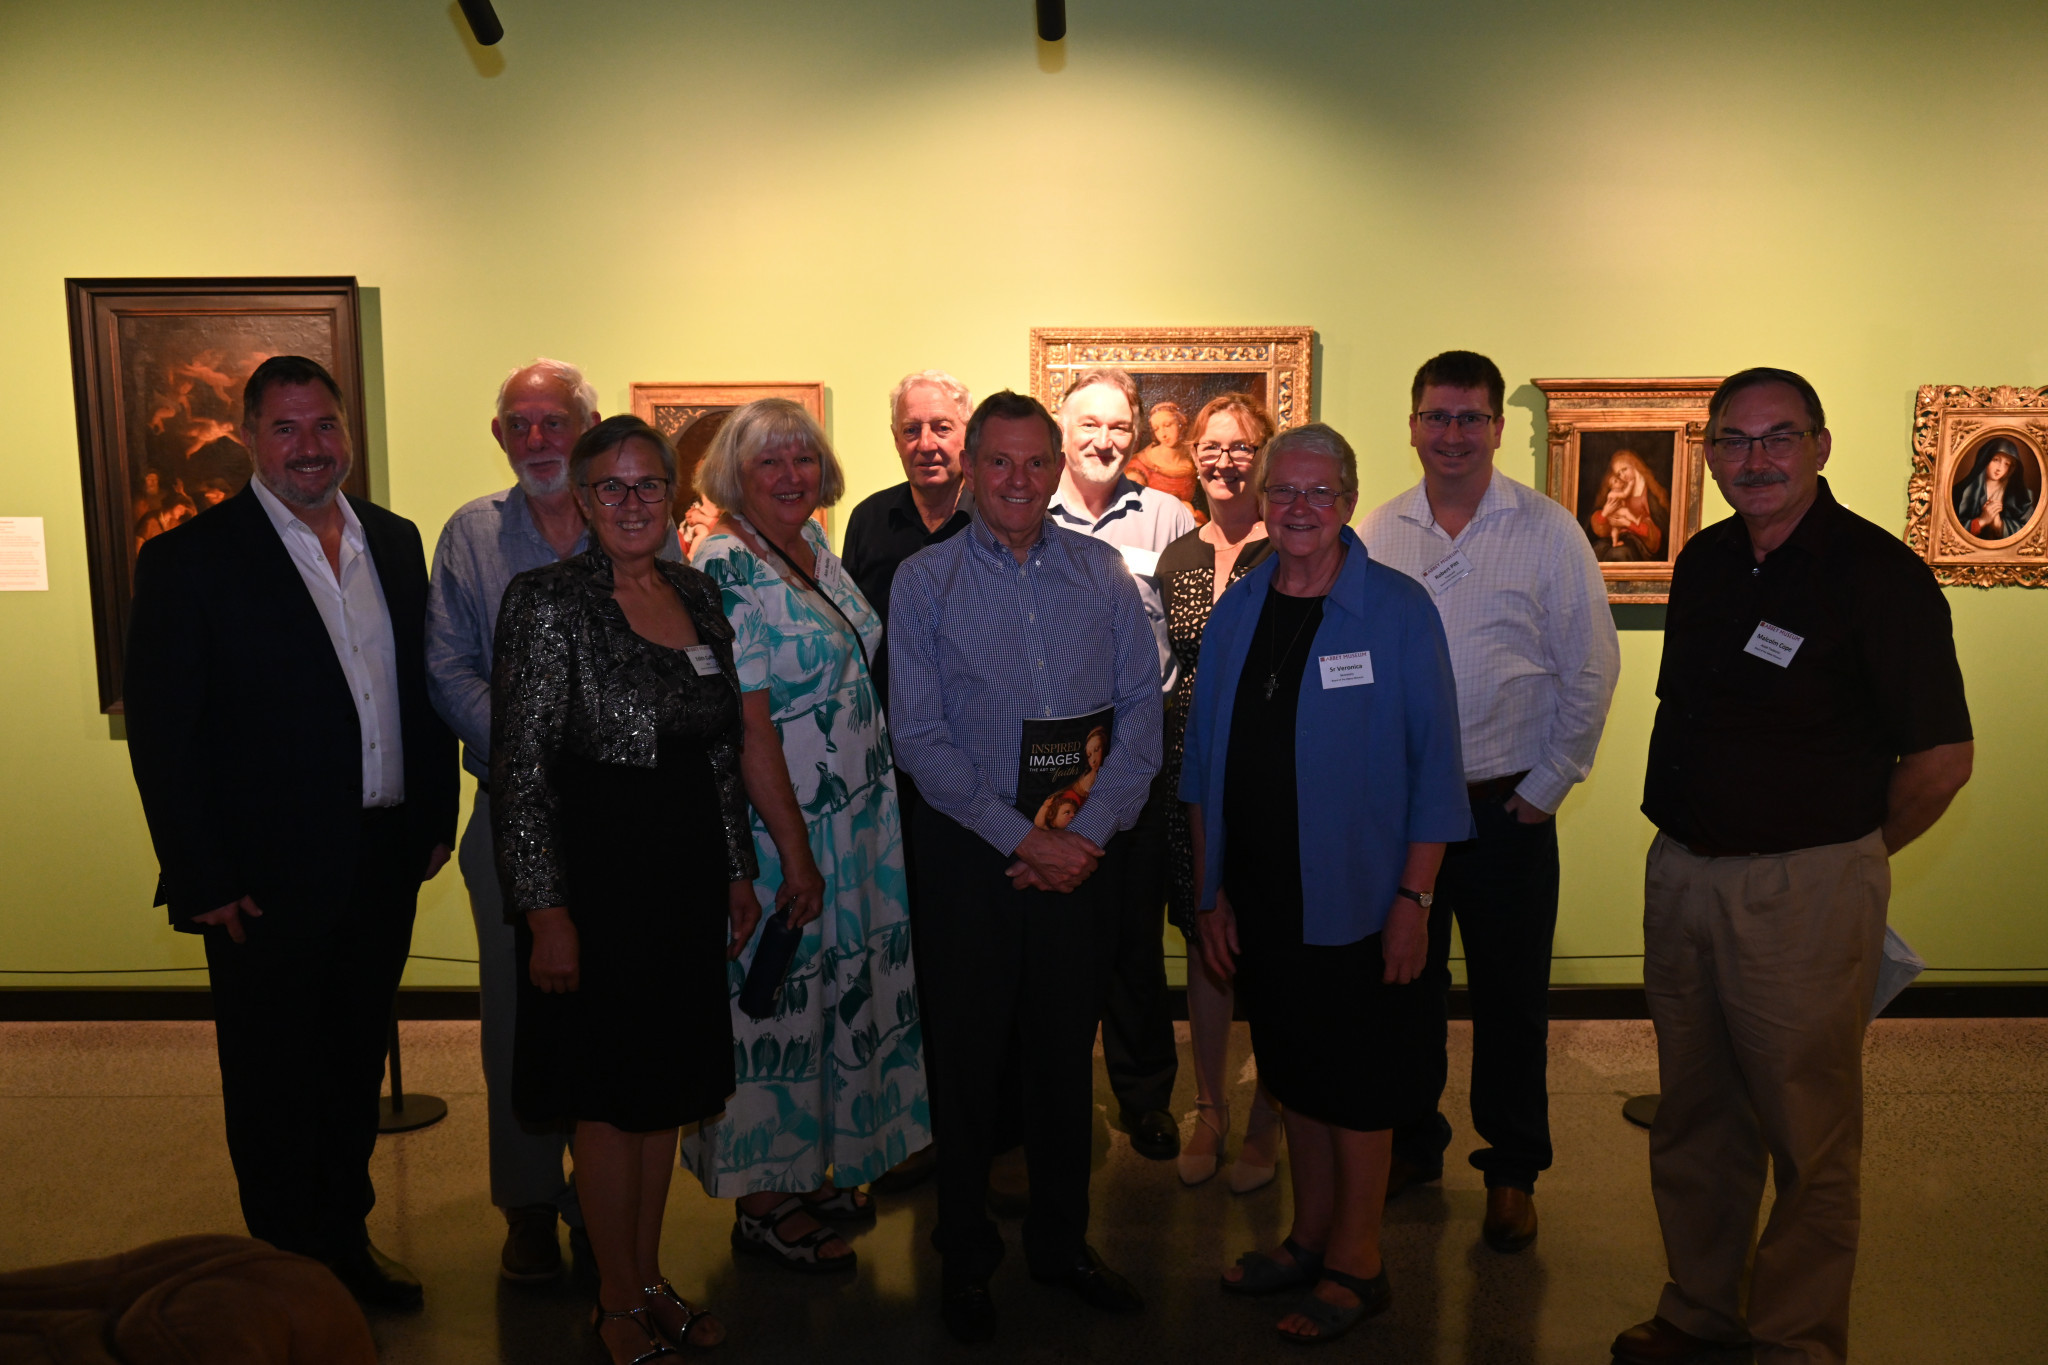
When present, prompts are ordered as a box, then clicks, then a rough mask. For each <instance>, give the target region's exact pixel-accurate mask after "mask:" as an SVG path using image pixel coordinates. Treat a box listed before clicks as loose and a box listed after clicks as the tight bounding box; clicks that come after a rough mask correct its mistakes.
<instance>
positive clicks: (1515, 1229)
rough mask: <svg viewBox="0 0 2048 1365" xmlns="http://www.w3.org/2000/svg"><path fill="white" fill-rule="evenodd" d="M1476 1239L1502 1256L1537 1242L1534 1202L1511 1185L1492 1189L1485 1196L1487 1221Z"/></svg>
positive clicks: (1526, 1193) (1497, 1186)
mask: <svg viewBox="0 0 2048 1365" xmlns="http://www.w3.org/2000/svg"><path fill="white" fill-rule="evenodd" d="M1479 1235H1480V1236H1481V1237H1483V1238H1485V1239H1486V1244H1487V1245H1488V1246H1490V1247H1492V1248H1493V1249H1494V1250H1495V1251H1498V1252H1500V1253H1502V1254H1503V1255H1509V1256H1511V1255H1513V1254H1514V1253H1515V1252H1517V1251H1520V1250H1522V1249H1523V1248H1524V1247H1526V1246H1528V1245H1529V1243H1531V1242H1533V1241H1535V1240H1536V1201H1535V1199H1534V1198H1532V1197H1531V1196H1530V1195H1529V1194H1528V1192H1527V1191H1524V1190H1518V1189H1516V1188H1515V1187H1514V1186H1512V1185H1496V1186H1494V1187H1493V1188H1492V1189H1490V1190H1488V1191H1487V1192H1486V1221H1485V1222H1483V1223H1481V1224H1480V1225H1479Z"/></svg>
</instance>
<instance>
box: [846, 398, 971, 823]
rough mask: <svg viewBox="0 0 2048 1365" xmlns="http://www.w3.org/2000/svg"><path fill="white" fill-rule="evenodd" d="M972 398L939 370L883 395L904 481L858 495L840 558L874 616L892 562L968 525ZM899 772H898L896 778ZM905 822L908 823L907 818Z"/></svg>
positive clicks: (880, 666) (885, 687)
mask: <svg viewBox="0 0 2048 1365" xmlns="http://www.w3.org/2000/svg"><path fill="white" fill-rule="evenodd" d="M973 413H974V399H973V397H972V396H971V395H970V394H969V393H968V392H967V386H966V385H965V384H962V383H961V382H960V381H959V380H957V379H955V378H954V377H953V376H952V375H950V374H947V373H946V372H945V371H944V370H919V371H917V373H915V374H907V375H905V376H903V378H902V379H901V380H899V381H898V382H897V384H896V388H895V389H894V391H892V392H891V393H890V394H889V435H890V437H891V439H893V440H894V441H895V442H896V454H897V457H898V458H899V459H901V460H902V461H903V473H904V482H902V483H899V484H897V485H896V486H895V487H894V488H885V489H883V490H882V491H881V492H879V493H875V494H873V495H871V496H869V497H867V498H864V499H862V500H861V503H860V506H858V507H856V508H854V509H853V515H852V516H850V517H848V518H847V519H846V538H845V540H844V542H843V544H844V554H843V555H842V556H841V562H843V563H844V564H845V565H846V571H847V572H848V573H850V574H852V575H853V581H854V582H855V583H856V584H857V585H859V587H860V592H861V596H863V597H865V598H867V599H868V605H869V606H871V607H873V608H874V609H875V615H877V616H879V617H881V618H882V619H883V620H884V621H886V620H888V619H889V588H890V586H891V585H892V584H894V583H895V581H896V566H897V565H899V564H901V563H902V562H903V561H904V560H906V559H908V558H910V557H911V556H912V555H914V554H916V553H917V552H918V551H919V550H922V549H923V548H924V547H925V546H927V545H936V544H938V543H939V542H940V541H942V540H946V539H949V538H950V537H952V536H954V535H957V534H959V532H960V531H961V529H962V528H964V527H965V526H966V525H967V522H968V516H967V507H966V505H965V500H964V499H962V498H961V496H960V487H961V484H962V482H963V479H962V476H961V472H960V448H961V446H962V445H964V444H965V443H966V440H967V419H968V418H969V417H970V416H972V415H973ZM874 673H875V695H876V696H878V697H880V698H881V700H882V706H883V709H884V710H886V709H887V708H888V705H889V641H888V638H887V637H886V636H885V637H884V638H883V640H882V647H881V648H880V649H878V650H876V651H875V666H874ZM900 776H901V775H900V774H899V777H900ZM906 823H907V822H906Z"/></svg>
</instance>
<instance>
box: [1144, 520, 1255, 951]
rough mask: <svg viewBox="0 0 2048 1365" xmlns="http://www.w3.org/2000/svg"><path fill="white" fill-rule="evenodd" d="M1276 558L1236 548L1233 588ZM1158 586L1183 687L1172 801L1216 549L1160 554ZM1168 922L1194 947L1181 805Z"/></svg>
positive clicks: (1189, 857) (1188, 844) (1190, 853)
mask: <svg viewBox="0 0 2048 1365" xmlns="http://www.w3.org/2000/svg"><path fill="white" fill-rule="evenodd" d="M1272 553H1273V544H1272V542H1271V541H1269V540H1264V539H1260V540H1248V541H1246V542H1245V543H1244V544H1243V545H1241V546H1239V547H1238V551H1237V562H1236V563H1234V564H1232V565H1231V566H1230V581H1231V582H1232V583H1235V582H1236V581H1237V580H1238V579H1240V578H1243V577H1244V576H1245V575H1246V574H1248V573H1250V572H1251V571H1252V570H1253V569H1256V568H1258V567H1259V565H1260V564H1262V563H1264V562H1265V560H1266V557H1267V556H1268V555H1270V554H1272ZM1158 574H1159V583H1160V588H1161V591H1162V593H1163V595H1164V597H1165V599H1166V635H1167V639H1168V640H1169V641H1170V642H1171V643H1172V645H1173V654H1174V657H1175V658H1176V659H1178V660H1179V661H1180V681H1179V682H1178V683H1176V684H1175V685H1174V689H1173V691H1172V692H1171V693H1170V694H1168V696H1167V698H1166V763H1165V778H1164V780H1165V783H1166V791H1167V793H1168V795H1169V796H1173V797H1176V798H1177V797H1178V794H1179V792H1180V761H1181V754H1182V752H1183V751H1184V749H1185V747H1186V739H1187V729H1188V711H1189V709H1190V708H1191V707H1193V705H1194V704H1195V665H1196V664H1197V663H1198V662H1199V661H1200V660H1201V657H1202V631H1203V629H1204V628H1205V627H1206V626H1207V625H1208V624H1209V611H1210V609H1211V608H1212V607H1214V606H1215V604H1216V547H1215V546H1214V545H1211V544H1210V543H1209V542H1208V541H1206V540H1204V539H1202V533H1201V532H1200V531H1199V530H1194V531H1190V532H1188V533H1187V534H1186V535H1184V536H1182V537H1181V538H1180V539H1179V540H1176V541H1174V542H1173V544H1171V545H1169V546H1167V547H1166V548H1165V549H1164V550H1162V551H1160V552H1159V568H1158ZM1166 861H1167V873H1168V875H1167V879H1166V918H1167V920H1168V921H1169V922H1170V923H1171V924H1172V925H1173V927H1174V928H1176V929H1178V930H1180V932H1181V935H1182V936H1183V937H1184V938H1186V939H1187V940H1188V942H1189V943H1190V944H1192V943H1194V941H1195V841H1194V836H1193V835H1192V834H1191V833H1190V832H1189V830H1188V810H1187V807H1186V806H1184V805H1182V804H1181V803H1180V801H1179V800H1178V799H1174V800H1170V801H1169V802H1168V803H1167V807H1166Z"/></svg>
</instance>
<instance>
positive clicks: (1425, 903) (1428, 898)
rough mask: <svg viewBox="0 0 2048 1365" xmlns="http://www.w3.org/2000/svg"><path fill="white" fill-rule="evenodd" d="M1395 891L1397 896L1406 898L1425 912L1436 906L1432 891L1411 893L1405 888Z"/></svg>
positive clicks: (1398, 888) (1434, 895) (1434, 894)
mask: <svg viewBox="0 0 2048 1365" xmlns="http://www.w3.org/2000/svg"><path fill="white" fill-rule="evenodd" d="M1395 890H1396V891H1397V893H1398V894H1400V895H1403V896H1406V897H1407V898H1408V899H1409V900H1411V901H1414V902H1415V903H1416V904H1417V905H1419V906H1421V907H1422V908H1423V909H1425V910H1427V909H1429V907H1430V906H1432V905H1435V904H1436V892H1434V891H1411V890H1409V889H1408V888H1407V887H1405V886H1402V887H1397V888H1395Z"/></svg>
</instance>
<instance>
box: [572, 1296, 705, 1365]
mask: <svg viewBox="0 0 2048 1365" xmlns="http://www.w3.org/2000/svg"><path fill="white" fill-rule="evenodd" d="M646 1311H647V1310H646V1309H645V1308H622V1309H620V1310H619V1311H618V1312H616V1313H613V1312H609V1311H607V1310H606V1308H605V1306H604V1305H603V1304H598V1305H596V1306H595V1307H593V1308H592V1309H591V1310H590V1330H591V1331H593V1332H595V1333H597V1339H598V1340H599V1341H604V1325H605V1324H606V1323H608V1322H615V1321H617V1320H618V1319H620V1318H628V1319H630V1320H632V1321H633V1322H635V1323H638V1324H639V1327H640V1330H641V1331H643V1332H645V1333H647V1349H646V1350H645V1351H642V1352H641V1353H640V1354H639V1355H637V1356H634V1357H633V1359H632V1360H631V1361H630V1362H629V1365H647V1362H648V1361H650V1360H664V1359H667V1360H680V1359H682V1356H681V1355H680V1353H678V1352H677V1351H676V1350H675V1348H674V1347H672V1346H670V1345H669V1344H668V1343H667V1342H666V1341H664V1340H662V1337H661V1334H660V1333H659V1332H657V1331H655V1330H654V1325H653V1323H651V1322H650V1321H648V1320H647V1319H645V1318H643V1317H642V1316H641V1314H643V1313H645V1312H646ZM604 1349H605V1353H606V1354H607V1355H609V1354H610V1353H611V1349H612V1348H611V1346H610V1344H609V1343H607V1344H606V1345H605V1348H604Z"/></svg>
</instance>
